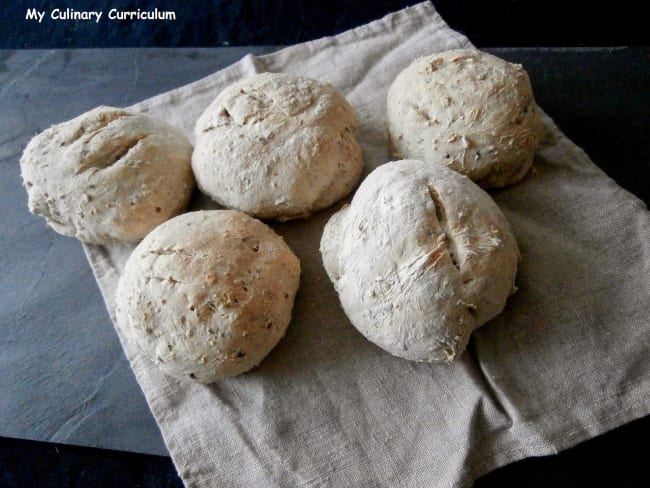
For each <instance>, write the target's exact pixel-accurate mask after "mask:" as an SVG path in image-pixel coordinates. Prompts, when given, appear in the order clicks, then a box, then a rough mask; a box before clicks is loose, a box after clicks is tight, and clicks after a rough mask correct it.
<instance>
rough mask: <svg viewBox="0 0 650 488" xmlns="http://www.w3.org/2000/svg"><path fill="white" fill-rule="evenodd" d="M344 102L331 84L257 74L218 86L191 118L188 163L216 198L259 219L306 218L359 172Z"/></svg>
mask: <svg viewBox="0 0 650 488" xmlns="http://www.w3.org/2000/svg"><path fill="white" fill-rule="evenodd" d="M356 134H357V120H356V116H355V114H354V111H353V110H352V107H351V106H350V104H349V103H348V102H347V101H346V100H345V98H344V97H343V95H341V94H340V93H339V92H338V91H336V90H335V89H334V88H333V87H332V86H331V85H330V84H328V83H324V82H320V81H316V80H313V79H310V78H305V77H302V76H294V75H290V74H284V73H263V74H258V75H255V76H253V77H251V78H247V79H244V80H241V81H238V82H236V83H234V84H233V85H231V86H229V87H228V88H226V89H225V90H223V91H222V92H221V93H220V94H219V95H218V96H217V97H216V99H215V100H214V101H213V102H212V103H211V104H210V105H209V106H208V108H207V109H206V110H205V112H204V113H203V114H202V115H201V117H200V118H199V119H198V121H197V123H196V127H195V135H196V144H195V149H194V154H193V156H192V168H193V170H194V174H195V176H196V180H197V183H198V186H199V188H200V189H201V190H202V191H203V192H204V193H206V194H207V195H208V196H210V197H211V198H212V199H214V200H215V201H217V202H218V203H220V204H222V205H224V206H226V207H230V208H235V209H238V210H241V211H243V212H246V213H248V214H250V215H253V216H255V217H258V218H264V219H276V220H290V219H296V218H303V217H307V216H309V215H310V214H311V213H313V212H315V211H317V210H320V209H323V208H326V207H329V206H330V205H332V204H333V203H334V202H336V201H337V200H339V199H341V198H343V197H344V196H346V195H347V194H348V193H350V191H352V189H353V188H354V186H355V185H356V183H357V181H358V180H359V177H360V176H361V171H362V169H363V157H362V154H361V148H360V146H359V144H358V143H357V140H356Z"/></svg>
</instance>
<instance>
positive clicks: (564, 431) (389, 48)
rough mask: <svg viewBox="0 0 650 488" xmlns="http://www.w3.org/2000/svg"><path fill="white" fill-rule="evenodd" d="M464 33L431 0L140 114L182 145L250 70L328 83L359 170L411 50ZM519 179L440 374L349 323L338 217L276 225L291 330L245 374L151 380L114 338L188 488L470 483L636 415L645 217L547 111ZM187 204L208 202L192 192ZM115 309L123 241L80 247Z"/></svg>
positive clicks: (143, 106) (242, 65)
mask: <svg viewBox="0 0 650 488" xmlns="http://www.w3.org/2000/svg"><path fill="white" fill-rule="evenodd" d="M470 45H471V44H470V42H469V41H468V40H467V39H466V38H464V37H463V36H461V35H459V34H458V33H456V32H454V31H452V30H451V29H450V28H449V27H448V26H447V25H446V24H445V23H444V21H443V20H442V19H441V18H440V16H439V15H438V14H437V13H436V11H435V10H434V8H433V6H432V5H431V4H430V3H423V4H419V5H416V6H415V7H412V8H409V9H406V10H402V11H399V12H396V13H394V14H391V15H389V16H387V17H385V18H383V19H381V20H378V21H376V22H373V23H370V24H368V25H365V26H362V27H359V28H357V29H354V30H352V31H348V32H345V33H343V34H341V35H338V36H335V37H330V38H324V39H320V40H317V41H313V42H309V43H306V44H301V45H297V46H292V47H289V48H286V49H284V50H282V51H279V52H277V53H274V54H271V55H267V56H262V57H253V56H247V57H245V58H244V59H242V60H241V61H240V62H238V63H237V64H235V65H233V66H231V67H229V68H227V69H225V70H223V71H220V72H217V73H215V74H214V75H212V76H210V77H208V78H205V79H202V80H200V81H197V82H196V83H193V84H191V85H188V86H185V87H181V88H179V89H177V90H174V91H172V92H169V93H166V94H163V95H160V96H157V97H155V98H153V99H150V100H146V101H144V102H142V103H140V104H138V105H136V106H134V107H131V108H133V109H136V110H140V111H143V112H147V113H150V114H151V115H154V116H157V117H160V118H163V119H165V120H167V121H168V122H170V123H171V124H173V125H176V126H177V127H179V128H181V129H183V130H184V131H185V132H186V133H187V134H188V135H190V137H191V133H192V129H193V126H194V123H195V121H196V119H197V118H198V116H199V115H200V114H201V112H202V111H203V110H204V108H205V107H206V106H207V105H208V103H209V102H210V101H211V100H212V99H213V98H214V97H215V96H216V95H217V94H218V92H219V91H220V90H222V89H223V88H224V87H226V86H227V85H228V84H230V83H232V82H233V81H234V80H237V79H240V78H242V77H246V76H249V75H251V74H253V73H257V72H261V71H274V72H290V73H296V74H303V75H307V76H310V77H313V78H317V79H322V80H325V81H329V82H331V83H332V84H333V85H334V86H335V87H336V88H338V89H339V90H340V91H341V92H342V93H343V94H344V95H345V96H346V97H347V99H348V100H349V101H350V103H351V104H352V106H353V107H354V109H355V110H356V112H357V115H358V117H359V121H360V125H361V144H362V148H363V151H364V156H365V161H366V174H367V172H368V171H370V170H372V169H373V168H375V167H377V166H378V165H380V164H382V163H384V162H386V161H389V160H390V154H389V151H388V148H387V142H386V139H385V118H384V112H385V100H386V93H387V91H388V87H389V85H390V83H391V82H392V80H393V79H394V77H395V76H396V75H397V73H398V72H399V71H401V70H402V69H403V68H405V67H406V66H407V65H408V64H409V63H410V62H411V61H412V60H413V59H414V58H416V57H417V56H421V55H426V54H430V53H432V52H436V51H441V50H445V49H451V48H458V47H467V46H470ZM545 124H546V127H547V131H548V137H547V139H548V140H547V144H546V146H545V148H544V149H543V150H541V151H540V152H539V154H538V156H537V158H536V161H535V165H534V170H533V171H532V173H531V174H529V175H528V176H527V177H526V178H525V179H524V180H523V181H522V182H521V183H519V184H517V185H515V186H512V187H510V188H507V189H504V190H499V191H495V192H493V193H492V196H493V197H494V198H495V200H496V201H497V203H498V204H499V205H500V206H501V208H502V209H503V211H504V213H505V214H506V217H507V218H508V219H509V221H510V223H511V225H512V228H513V230H514V232H515V235H516V237H517V239H518V241H519V244H520V247H521V254H522V261H521V265H520V270H519V275H518V279H517V284H518V287H519V292H518V293H517V294H515V295H514V296H512V297H511V298H510V300H509V302H508V305H507V308H506V310H505V311H504V313H503V314H501V315H500V316H499V317H497V318H496V319H495V320H493V321H492V322H491V323H489V324H488V325H486V326H485V327H483V328H481V329H479V330H478V331H476V332H475V333H474V335H473V337H472V339H471V341H470V345H469V348H468V350H467V351H466V353H465V354H464V355H463V356H462V359H461V360H460V361H458V362H457V363H455V364H452V365H444V364H434V365H430V364H416V363H412V362H408V361H405V360H402V359H398V358H394V357H392V356H390V355H389V354H387V353H385V352H384V351H382V350H380V349H378V348H377V347H375V346H374V345H372V344H371V343H369V342H368V341H366V340H365V339H364V338H363V337H362V336H361V335H360V334H359V333H357V332H356V330H355V329H354V328H353V327H352V326H351V325H350V323H349V321H348V320H347V319H346V317H345V315H344V314H343V312H342V310H341V308H340V305H339V302H338V299H337V296H336V294H335V292H334V289H333V287H332V285H331V284H330V282H329V280H328V279H327V276H326V274H325V271H324V269H323V267H322V264H321V259H320V254H319V251H318V248H319V241H320V237H321V233H322V229H323V226H324V225H325V223H326V221H327V219H328V218H329V216H330V215H331V214H332V213H333V212H334V211H336V210H337V209H338V208H339V205H335V206H334V208H332V209H330V210H327V211H324V212H320V213H318V214H316V215H314V216H313V217H311V218H310V219H308V220H304V221H297V222H289V223H284V224H274V225H273V227H274V228H275V229H276V230H277V231H278V232H279V233H280V234H281V235H282V236H284V238H285V240H286V242H287V243H288V244H289V245H290V246H291V248H292V249H293V250H294V252H295V253H296V254H297V255H298V256H299V258H300V259H301V262H302V268H303V271H302V277H301V288H300V290H299V293H298V296H297V298H296V304H295V309H294V314H293V320H292V323H291V325H290V326H289V329H288V332H287V335H286V337H285V338H284V339H283V340H282V341H281V342H280V344H279V345H278V346H277V348H276V349H275V350H274V351H273V352H272V353H271V354H270V355H269V356H268V358H267V359H266V360H265V361H264V362H263V363H262V365H261V366H260V367H259V368H256V369H255V370H253V371H251V372H250V373H247V374H245V375H243V376H240V377H236V378H233V379H229V380H224V381H220V382H218V383H216V384H214V385H212V386H202V385H196V384H192V383H191V382H189V381H180V380H176V379H174V378H171V377H168V376H165V375H164V374H162V373H160V372H159V371H158V370H157V369H156V367H155V366H154V365H153V364H151V363H150V362H148V361H147V360H145V359H143V358H142V357H141V356H140V355H139V352H138V350H137V348H136V347H135V346H134V344H132V343H129V342H128V341H126V340H125V336H124V334H123V333H122V331H120V330H118V329H116V330H117V332H118V334H119V335H120V339H121V340H122V344H123V346H124V350H125V353H126V355H127V357H128V359H129V361H130V363H131V365H132V368H133V370H134V372H135V374H136V377H137V380H138V382H139V384H140V386H141V388H142V390H143V392H144V394H145V396H146V398H147V401H148V402H149V405H150V407H151V410H152V412H153V415H154V416H155V418H156V420H157V422H158V424H159V426H160V429H161V431H162V434H163V437H164V439H165V442H166V445H167V447H168V448H169V452H170V453H171V456H172V458H173V460H174V463H175V465H176V467H177V469H178V471H179V474H180V476H181V477H182V478H183V480H184V482H185V483H186V485H187V486H188V487H212V486H229V487H237V486H242V487H244V486H245V487H249V486H256V487H262V486H349V487H373V488H374V487H382V486H386V487H395V486H409V487H419V486H421V487H430V486H437V487H447V486H449V487H451V486H466V485H469V484H471V483H472V481H473V480H474V479H475V478H476V477H478V476H480V475H481V474H484V473H486V472H488V471H489V470H492V469H494V468H496V467H498V466H501V465H504V464H506V463H509V462H512V461H515V460H517V459H521V458H523V457H527V456H534V455H543V454H550V453H555V452H557V451H559V450H561V449H564V448H567V447H569V446H572V445H575V444H576V443H578V442H580V441H583V440H585V439H588V438H590V437H593V436H595V435H598V434H601V433H603V432H605V431H607V430H609V429H612V428H614V427H616V426H618V425H621V424H623V423H626V422H629V421H631V420H633V419H635V418H638V417H641V416H644V415H647V414H648V413H650V361H648V359H647V357H648V354H647V351H648V348H649V346H650V327H649V324H648V317H650V306H649V305H648V304H649V303H650V300H648V298H649V290H650V214H649V213H648V211H647V209H646V208H645V206H644V205H643V203H642V202H640V201H639V200H638V199H637V198H635V197H634V196H632V195H630V194H629V193H628V192H626V191H625V190H623V189H621V188H620V187H618V186H617V185H616V184H615V183H614V182H613V181H612V180H611V179H610V178H608V177H607V176H606V175H605V174H604V173H603V172H602V171H601V170H599V169H598V168H597V167H596V166H595V165H594V164H593V163H592V162H591V161H590V160H589V158H588V157H587V156H586V155H585V154H584V152H583V151H581V150H580V149H579V148H578V147H576V146H575V145H574V144H573V143H572V142H571V141H569V140H567V139H566V137H564V136H563V135H562V134H561V133H560V132H559V130H558V129H557V127H556V126H555V125H554V124H553V122H552V121H551V120H550V119H549V118H548V117H545ZM196 206H198V207H203V208H205V207H211V208H213V207H214V205H212V204H210V203H209V202H208V201H207V199H205V198H198V199H197V201H196ZM86 252H87V255H88V258H89V261H90V263H91V265H92V267H93V270H94V271H95V275H96V277H97V279H98V282H99V285H100V288H101V290H102V293H103V295H104V298H105V300H106V303H107V307H108V310H109V312H110V313H111V316H114V315H113V308H114V293H115V288H116V284H117V279H118V276H119V272H120V270H121V269H122V266H123V265H124V262H125V261H126V259H127V258H128V256H129V253H130V252H131V248H130V247H127V246H117V245H116V246H86Z"/></svg>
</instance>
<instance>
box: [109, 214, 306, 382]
mask: <svg viewBox="0 0 650 488" xmlns="http://www.w3.org/2000/svg"><path fill="white" fill-rule="evenodd" d="M299 280H300V262H299V261H298V258H297V257H296V256H295V255H294V254H293V253H292V252H291V250H290V249H289V247H288V246H287V245H286V244H285V243H284V241H283V239H282V238H281V237H280V236H279V235H277V234H276V233H275V232H274V231H273V230H272V229H271V228H270V227H268V226H267V225H265V224H264V223H262V222H260V221H259V220H256V219H254V218H252V217H249V216H248V215H246V214H243V213H241V212H238V211H235V210H210V211H199V212H190V213H186V214H183V215H180V216H178V217H174V218H173V219H171V220H169V221H167V222H165V223H163V224H161V225H160V226H159V227H157V228H156V229H154V230H153V231H152V232H151V233H150V234H149V235H147V236H146V237H145V238H144V239H143V240H142V242H140V244H139V245H138V246H137V247H136V248H135V250H134V251H133V253H132V254H131V257H130V258H129V260H128V261H127V263H126V266H125V268H124V271H123V272H122V275H121V276H120V280H119V282H118V288H117V295H116V303H117V307H116V318H117V324H118V326H119V327H120V328H121V329H122V331H123V333H124V335H125V336H126V337H127V338H128V340H133V341H135V343H136V344H137V345H138V346H139V347H140V349H141V350H142V352H143V354H144V355H145V356H146V357H148V358H149V359H151V360H152V361H154V362H155V363H157V364H158V366H159V367H160V368H161V369H162V370H163V371H164V372H166V373H168V374H171V375H174V376H178V377H190V378H192V379H196V380H197V381H199V382H201V383H211V382H214V381H216V380H217V379H219V378H223V377H227V376H234V375H237V374H240V373H243V372H245V371H248V370H249V369H251V368H252V367H254V366H256V365H257V364H259V363H260V362H261V361H262V359H264V357H265V356H266V355H267V354H268V353H269V352H270V351H271V349H273V348H274V347H275V345H276V344H277V343H278V341H279V340H280V338H281V337H282V336H283V335H284V333H285V330H286V328H287V326H288V324H289V321H290V319H291V310H292V307H293V301H294V297H295V294H296V291H297V289H298V283H299Z"/></svg>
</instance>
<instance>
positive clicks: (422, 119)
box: [387, 49, 543, 188]
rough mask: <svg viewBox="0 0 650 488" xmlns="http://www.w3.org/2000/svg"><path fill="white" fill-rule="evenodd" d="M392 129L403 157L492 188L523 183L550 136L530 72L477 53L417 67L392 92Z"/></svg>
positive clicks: (431, 59)
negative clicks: (546, 134) (546, 135)
mask: <svg viewBox="0 0 650 488" xmlns="http://www.w3.org/2000/svg"><path fill="white" fill-rule="evenodd" d="M387 123H388V135H389V140H390V145H391V149H392V151H393V154H394V156H395V157H396V158H400V159H402V158H403V159H418V160H422V161H425V162H427V163H435V164H442V165H445V166H448V167H450V168H452V169H454V170H456V171H458V172H460V173H462V174H465V175H467V176H469V177H470V178H471V179H472V180H473V181H475V182H476V183H478V184H479V185H480V186H482V187H484V188H488V187H503V186H507V185H511V184H514V183H516V182H517V181H519V180H521V179H522V178H523V177H524V176H525V175H526V173H527V172H528V171H529V169H530V167H531V166H532V164H533V157H534V154H535V150H536V149H537V147H538V146H539V144H540V141H541V139H542V136H543V125H542V122H541V117H540V114H539V109H538V108H537V105H536V103H535V99H534V97H533V92H532V88H531V84H530V80H529V78H528V74H527V73H526V71H525V70H524V69H523V67H522V66H521V65H518V64H513V63H508V62H506V61H504V60H502V59H500V58H498V57H496V56H493V55H490V54H487V53H484V52H481V51H478V50H475V49H458V50H451V51H445V52H441V53H438V54H433V55H431V56H425V57H422V58H419V59H416V60H415V61H413V63H411V65H409V66H408V67H407V68H406V69H404V70H403V71H402V72H401V73H400V74H399V75H398V76H397V77H396V78H395V80H394V82H393V83H392V85H391V87H390V89H389V91H388V97H387Z"/></svg>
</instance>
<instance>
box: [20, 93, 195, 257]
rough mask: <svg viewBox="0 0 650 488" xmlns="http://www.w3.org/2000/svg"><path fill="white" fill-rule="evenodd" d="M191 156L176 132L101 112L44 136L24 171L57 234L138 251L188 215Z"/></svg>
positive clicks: (27, 154)
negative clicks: (158, 229) (150, 236)
mask: <svg viewBox="0 0 650 488" xmlns="http://www.w3.org/2000/svg"><path fill="white" fill-rule="evenodd" d="M191 153H192V146H191V144H190V142H189V140H188V139H187V138H186V137H185V136H184V135H183V134H182V133H181V132H180V131H178V130H176V129H175V128H173V127H171V126H169V125H168V124H166V123H164V122H162V121H159V120H155V119H153V118H151V117H148V116H146V115H142V114H137V113H130V112H127V111H125V110H122V109H119V108H113V107H105V106H101V107H97V108H95V109H93V110H90V111H88V112H86V113H84V114H82V115H80V116H78V117H76V118H74V119H72V120H69V121H67V122H63V123H61V124H57V125H54V126H52V127H50V128H49V129H46V130H45V131H43V132H41V133H40V134H38V135H37V136H36V137H34V138H33V139H32V140H31V141H30V143H29V144H28V145H27V147H26V149H25V151H24V153H23V156H22V158H21V160H20V166H21V172H22V177H23V182H24V185H25V188H26V189H27V194H28V196H29V209H30V211H31V212H32V213H34V214H36V215H40V216H42V217H44V218H45V219H46V221H47V223H48V225H49V226H50V227H51V228H52V229H54V230H55V231H56V232H59V233H60V234H63V235H67V236H73V237H76V238H78V239H80V240H81V241H84V242H88V243H93V244H106V243H109V242H127V243H133V242H137V241H139V240H140V239H142V238H143V237H144V236H145V235H146V234H147V232H149V231H150V230H151V229H153V228H154V227H155V226H157V225H158V224H160V223H161V222H164V221H165V220H167V219H169V218H170V217H173V216H174V215H177V214H179V213H180V212H182V211H184V210H185V208H186V207H187V204H188V202H189V199H190V196H191V194H192V190H193V189H194V187H195V183H194V177H193V175H192V169H191V165H190V160H191Z"/></svg>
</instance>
